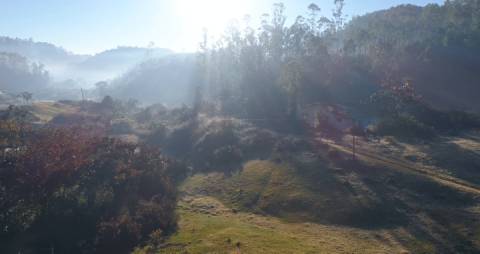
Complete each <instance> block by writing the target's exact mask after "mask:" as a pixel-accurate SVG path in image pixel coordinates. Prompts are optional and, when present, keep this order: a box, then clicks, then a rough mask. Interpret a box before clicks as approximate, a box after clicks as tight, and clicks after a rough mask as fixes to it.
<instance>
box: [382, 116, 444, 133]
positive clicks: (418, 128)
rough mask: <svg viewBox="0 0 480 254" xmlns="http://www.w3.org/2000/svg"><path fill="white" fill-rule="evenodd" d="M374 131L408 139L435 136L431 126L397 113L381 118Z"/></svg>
mask: <svg viewBox="0 0 480 254" xmlns="http://www.w3.org/2000/svg"><path fill="white" fill-rule="evenodd" d="M374 131H375V132H376V133H377V134H380V135H384V136H397V137H401V138H409V139H417V138H420V139H430V138H433V137H434V136H435V131H434V129H433V128H431V127H429V126H426V125H425V124H423V123H421V122H419V121H418V120H417V119H415V118H414V117H412V116H406V115H399V116H397V117H394V118H387V119H383V120H381V121H380V122H379V123H377V124H376V126H375V129H374Z"/></svg>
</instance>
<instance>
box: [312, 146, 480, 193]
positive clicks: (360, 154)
mask: <svg viewBox="0 0 480 254" xmlns="http://www.w3.org/2000/svg"><path fill="white" fill-rule="evenodd" d="M315 139H316V140H317V141H318V142H322V143H324V144H327V145H329V146H330V147H331V148H334V149H336V150H337V151H340V152H343V153H347V154H352V153H353V151H352V149H351V148H350V147H348V146H346V145H342V144H338V143H334V142H332V141H329V140H325V139H322V138H319V137H315ZM356 157H357V158H358V159H360V160H363V161H366V162H369V163H372V164H375V165H381V166H386V167H388V168H392V169H395V170H397V171H401V172H407V173H411V174H417V175H421V176H424V177H428V178H430V179H432V180H434V181H435V182H438V183H440V184H442V185H445V186H448V187H451V188H454V189H456V190H459V191H462V192H468V193H472V194H475V195H480V187H479V186H476V185H474V184H472V183H468V182H465V181H462V180H460V179H457V178H454V177H452V176H449V175H445V174H441V173H438V172H434V171H432V170H429V169H424V168H419V167H418V166H417V165H413V164H412V163H408V162H406V161H402V160H398V159H394V158H389V157H385V156H381V155H378V154H377V153H373V152H370V151H366V150H362V149H361V147H358V148H357V149H356Z"/></svg>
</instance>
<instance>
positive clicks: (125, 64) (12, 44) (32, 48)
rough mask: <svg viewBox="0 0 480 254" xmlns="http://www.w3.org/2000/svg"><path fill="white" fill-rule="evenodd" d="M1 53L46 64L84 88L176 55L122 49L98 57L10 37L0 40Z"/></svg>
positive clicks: (57, 75)
mask: <svg viewBox="0 0 480 254" xmlns="http://www.w3.org/2000/svg"><path fill="white" fill-rule="evenodd" d="M0 52H6V53H14V54H18V55H21V56H24V57H26V58H27V59H28V60H29V61H31V62H37V63H41V64H44V65H45V67H46V70H48V71H49V73H50V74H51V76H52V78H53V79H54V80H56V81H64V80H77V81H79V82H82V83H84V84H83V86H85V85H91V84H93V83H96V82H98V81H100V80H105V79H113V78H115V77H117V76H120V75H121V74H122V73H123V72H125V71H127V70H128V69H130V68H132V67H134V66H135V65H137V64H139V63H140V62H143V61H146V60H148V59H152V58H159V57H163V56H167V55H170V54H173V51H171V50H168V49H162V48H140V47H118V48H116V49H111V50H107V51H104V52H101V53H98V54H96V55H78V54H74V53H71V52H69V51H67V50H65V49H63V48H61V47H58V46H55V45H53V44H50V43H45V42H35V41H33V40H32V39H28V40H25V39H19V38H15V39H14V38H9V37H0Z"/></svg>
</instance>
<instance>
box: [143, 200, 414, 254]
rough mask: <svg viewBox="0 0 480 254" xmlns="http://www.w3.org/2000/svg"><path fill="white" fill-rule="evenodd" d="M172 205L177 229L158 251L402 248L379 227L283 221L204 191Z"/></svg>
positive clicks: (392, 250) (400, 250)
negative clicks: (229, 204) (235, 208)
mask: <svg viewBox="0 0 480 254" xmlns="http://www.w3.org/2000/svg"><path fill="white" fill-rule="evenodd" d="M178 207H179V208H178V211H179V215H180V222H179V230H178V232H177V233H176V234H175V235H173V236H172V237H171V238H170V239H169V240H168V244H167V248H165V249H163V250H161V251H158V252H159V253H191V254H194V253H199V254H200V253H201V254H204V253H265V254H268V253H292V254H294V253H312V254H313V253H329V254H330V253H331V254H335V253H372V254H373V253H408V252H406V251H405V250H404V248H403V247H402V246H401V245H400V244H399V243H398V242H397V241H396V240H395V238H394V237H392V235H391V234H390V233H389V232H387V231H385V230H378V231H369V230H359V229H353V228H347V227H336V226H325V225H319V224H313V223H286V222H283V221H281V220H279V219H276V218H273V217H267V216H262V215H256V214H252V213H243V212H237V213H236V212H233V211H232V210H231V209H229V208H226V207H225V206H224V205H223V204H222V203H221V202H219V201H218V200H217V199H215V198H212V197H208V196H187V197H185V198H184V199H183V200H182V201H180V202H179V206H178ZM237 246H240V247H239V248H237ZM149 249H150V251H151V247H146V248H144V249H139V250H137V253H145V252H147V251H148V250H149Z"/></svg>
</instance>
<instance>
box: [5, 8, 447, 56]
mask: <svg viewBox="0 0 480 254" xmlns="http://www.w3.org/2000/svg"><path fill="white" fill-rule="evenodd" d="M275 2H279V1H278V0H0V35H3V36H10V37H19V38H33V39H34V40H35V41H46V42H51V43H54V44H56V45H58V46H62V47H64V48H65V49H67V50H69V51H72V52H75V53H88V54H93V53H96V52H100V51H102V50H105V49H109V48H115V47H117V46H147V45H148V44H149V43H151V42H153V43H154V44H155V46H157V47H165V48H171V49H174V50H176V51H192V50H195V48H196V46H197V45H198V41H199V39H200V38H201V36H200V35H201V31H202V28H203V27H205V26H207V27H209V29H210V31H211V34H218V33H220V31H221V30H223V27H224V26H225V24H226V23H228V20H230V19H231V18H241V17H242V16H243V15H244V14H247V13H248V14H250V15H251V16H252V19H253V20H254V21H255V20H258V18H259V16H260V15H261V14H262V13H265V12H268V11H270V9H271V6H272V4H273V3H275ZM281 2H283V3H284V4H285V5H286V7H287V15H288V16H289V17H292V18H294V17H296V16H297V15H299V14H304V13H305V10H306V6H308V5H309V4H310V3H312V2H315V3H317V5H319V6H320V7H321V8H322V13H323V14H325V15H326V14H329V13H331V9H332V2H333V0H317V1H315V0H284V1H281ZM405 3H411V4H416V5H425V4H428V3H439V4H440V3H443V0H346V7H345V12H346V13H347V14H348V15H349V16H353V15H360V14H364V13H366V12H371V11H375V10H378V9H384V8H388V7H391V6H395V5H399V4H405Z"/></svg>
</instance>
